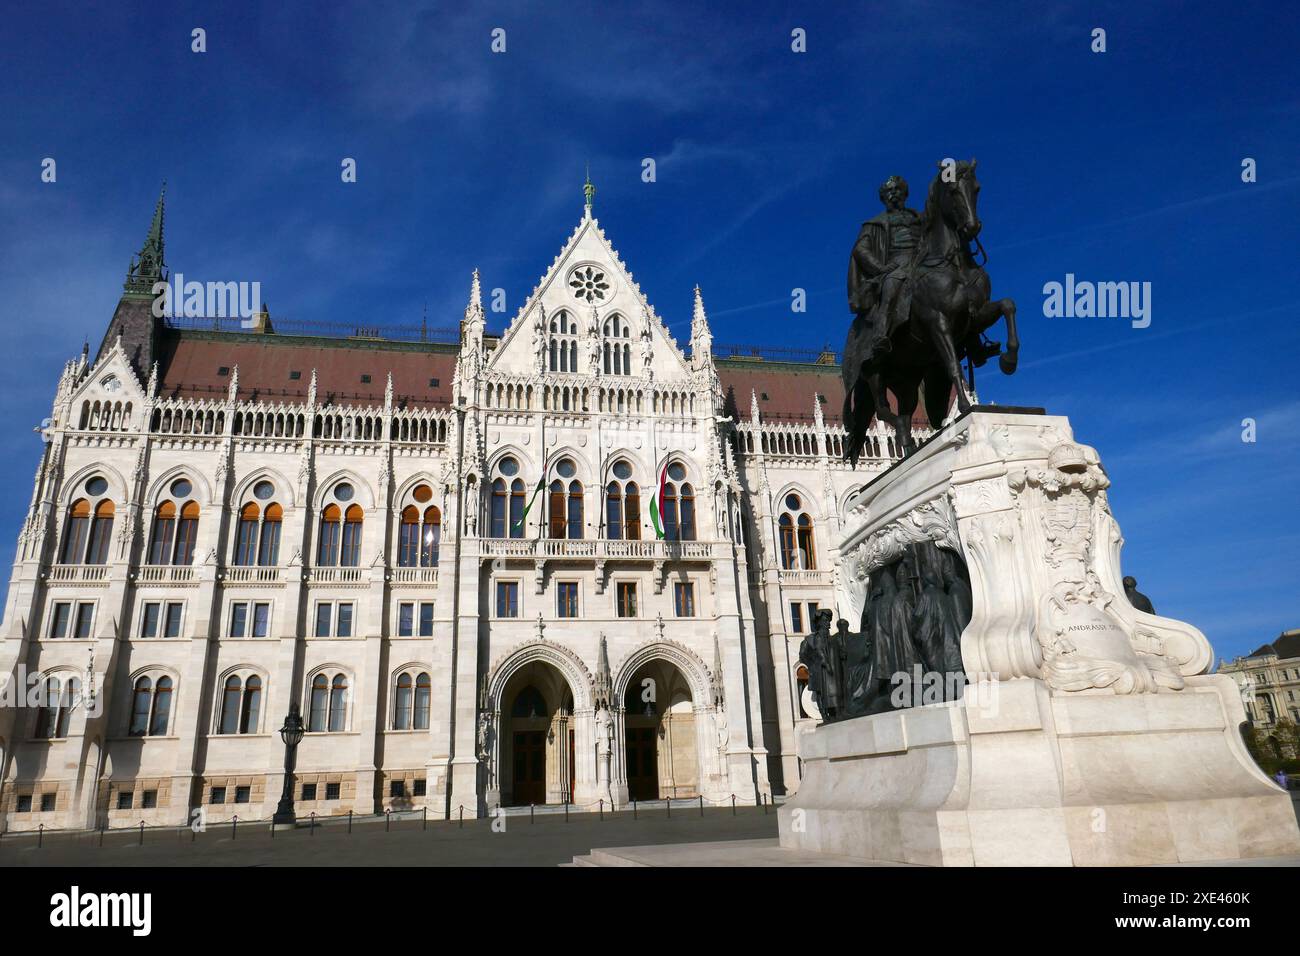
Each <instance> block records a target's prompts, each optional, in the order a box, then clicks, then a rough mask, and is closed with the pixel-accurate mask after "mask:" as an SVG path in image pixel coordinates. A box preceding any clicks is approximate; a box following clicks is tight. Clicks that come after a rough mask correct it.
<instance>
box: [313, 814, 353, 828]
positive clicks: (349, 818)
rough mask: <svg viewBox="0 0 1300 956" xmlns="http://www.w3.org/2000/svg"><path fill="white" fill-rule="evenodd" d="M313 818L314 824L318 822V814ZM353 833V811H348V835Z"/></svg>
mask: <svg viewBox="0 0 1300 956" xmlns="http://www.w3.org/2000/svg"><path fill="white" fill-rule="evenodd" d="M311 818H312V822H313V823H314V822H315V821H316V814H315V813H313V814H312V815H311ZM351 832H352V811H351V810H349V811H348V833H351Z"/></svg>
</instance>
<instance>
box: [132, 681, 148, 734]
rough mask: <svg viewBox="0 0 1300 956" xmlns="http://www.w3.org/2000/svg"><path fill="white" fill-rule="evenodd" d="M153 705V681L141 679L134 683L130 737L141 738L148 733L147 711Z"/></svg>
mask: <svg viewBox="0 0 1300 956" xmlns="http://www.w3.org/2000/svg"><path fill="white" fill-rule="evenodd" d="M152 705H153V681H151V680H150V679H149V678H148V677H141V678H140V679H139V680H137V681H136V682H135V692H134V694H133V696H132V703H131V730H130V733H131V736H133V737H143V736H145V734H147V733H148V732H149V709H150V707H151V706H152Z"/></svg>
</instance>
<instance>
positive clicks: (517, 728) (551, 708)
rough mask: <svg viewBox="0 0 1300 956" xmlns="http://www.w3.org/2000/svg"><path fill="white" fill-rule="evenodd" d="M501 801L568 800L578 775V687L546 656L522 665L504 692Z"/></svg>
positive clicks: (522, 803) (513, 803) (520, 803)
mask: <svg viewBox="0 0 1300 956" xmlns="http://www.w3.org/2000/svg"><path fill="white" fill-rule="evenodd" d="M501 699H502V703H503V707H502V711H503V713H502V717H503V720H502V723H503V725H504V726H503V727H502V734H501V763H500V767H501V800H502V803H504V804H506V805H508V806H516V807H526V806H529V805H530V804H544V803H568V802H571V801H572V800H573V790H574V784H575V778H576V761H575V756H576V754H575V747H576V742H575V725H574V719H573V692H572V691H571V690H570V689H569V685H568V683H566V682H565V680H564V677H563V676H562V675H561V674H560V672H559V671H558V670H556V669H555V668H554V667H552V666H551V665H549V664H546V663H544V662H542V661H533V662H532V663H529V664H526V665H524V666H523V667H521V668H519V670H517V671H516V672H515V673H514V674H513V675H512V676H511V678H510V680H509V682H508V683H507V684H506V687H505V692H504V693H503V694H502V697H501Z"/></svg>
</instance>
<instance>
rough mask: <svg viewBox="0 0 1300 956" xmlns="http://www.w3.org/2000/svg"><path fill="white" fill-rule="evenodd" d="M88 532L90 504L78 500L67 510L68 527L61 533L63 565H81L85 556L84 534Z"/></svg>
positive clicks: (80, 499) (84, 500)
mask: <svg viewBox="0 0 1300 956" xmlns="http://www.w3.org/2000/svg"><path fill="white" fill-rule="evenodd" d="M89 530H90V502H88V501H86V499H84V498H78V499H77V500H76V501H74V502H73V503H72V507H71V508H70V509H68V527H67V529H66V530H65V531H64V532H63V551H62V553H61V555H60V557H59V560H60V562H61V563H63V564H81V563H82V560H83V559H84V558H85V555H86V534H87V533H88V532H89Z"/></svg>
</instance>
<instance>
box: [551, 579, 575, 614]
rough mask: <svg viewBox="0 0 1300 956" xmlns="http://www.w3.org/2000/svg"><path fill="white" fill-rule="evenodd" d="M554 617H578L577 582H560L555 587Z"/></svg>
mask: <svg viewBox="0 0 1300 956" xmlns="http://www.w3.org/2000/svg"><path fill="white" fill-rule="evenodd" d="M555 616H556V617H577V616H578V582H577V581H561V582H560V583H559V584H557V585H556V586H555Z"/></svg>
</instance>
